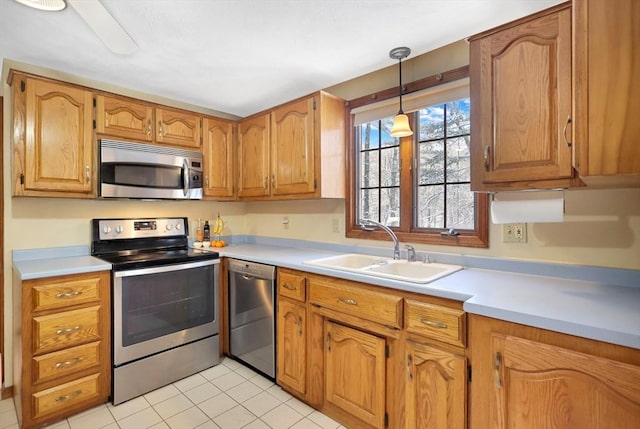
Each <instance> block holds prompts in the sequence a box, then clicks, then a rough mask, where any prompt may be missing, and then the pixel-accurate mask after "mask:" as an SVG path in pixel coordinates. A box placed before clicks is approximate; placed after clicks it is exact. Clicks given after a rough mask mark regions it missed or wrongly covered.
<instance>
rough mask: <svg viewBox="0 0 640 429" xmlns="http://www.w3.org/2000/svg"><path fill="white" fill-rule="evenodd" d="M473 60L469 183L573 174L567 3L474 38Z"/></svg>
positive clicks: (508, 183)
mask: <svg viewBox="0 0 640 429" xmlns="http://www.w3.org/2000/svg"><path fill="white" fill-rule="evenodd" d="M470 68H471V88H472V96H471V103H472V106H471V114H472V124H473V125H472V128H471V144H472V147H473V152H472V160H473V165H472V189H473V190H491V189H493V188H492V186H494V187H495V188H497V189H500V188H512V189H518V188H527V187H536V186H535V182H536V181H545V180H546V181H549V180H554V179H569V178H571V177H572V175H573V167H572V148H571V146H570V145H569V144H567V143H566V142H565V138H564V135H563V131H565V129H564V127H565V125H566V124H567V121H568V118H569V117H570V115H571V11H570V9H563V10H561V11H559V12H555V13H552V14H548V15H544V16H540V17H538V18H536V19H533V20H531V21H528V22H523V23H521V24H519V25H517V26H514V27H511V28H507V29H504V30H502V31H498V32H496V33H493V34H490V35H489V36H486V37H483V38H480V39H477V40H474V41H473V42H472V44H471V46H470ZM518 182H520V183H518ZM492 184H494V185H492ZM543 186H545V187H546V186H547V185H546V184H545V185H543Z"/></svg>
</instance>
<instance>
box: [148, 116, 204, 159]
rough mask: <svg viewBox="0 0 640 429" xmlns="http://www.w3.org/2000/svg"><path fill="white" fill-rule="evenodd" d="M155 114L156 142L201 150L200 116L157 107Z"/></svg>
mask: <svg viewBox="0 0 640 429" xmlns="http://www.w3.org/2000/svg"><path fill="white" fill-rule="evenodd" d="M155 113H156V142H158V143H164V144H170V145H177V146H185V147H188V148H195V149H200V136H201V132H202V130H201V122H202V117H201V116H200V115H198V114H196V113H194V112H188V111H184V110H176V109H170V108H165V107H156V109H155Z"/></svg>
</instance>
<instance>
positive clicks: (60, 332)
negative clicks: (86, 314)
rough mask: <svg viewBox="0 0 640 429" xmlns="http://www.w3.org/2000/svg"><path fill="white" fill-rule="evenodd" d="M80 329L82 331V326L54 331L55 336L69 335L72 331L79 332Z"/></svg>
mask: <svg viewBox="0 0 640 429" xmlns="http://www.w3.org/2000/svg"><path fill="white" fill-rule="evenodd" d="M80 329H82V325H76V326H74V327H73V328H66V329H58V330H57V331H56V334H57V335H63V334H70V333H72V332H74V331H79V330H80Z"/></svg>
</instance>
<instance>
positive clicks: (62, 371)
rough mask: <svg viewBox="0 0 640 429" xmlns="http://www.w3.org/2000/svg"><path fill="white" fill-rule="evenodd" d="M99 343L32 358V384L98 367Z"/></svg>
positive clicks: (99, 359) (99, 357) (99, 358)
mask: <svg viewBox="0 0 640 429" xmlns="http://www.w3.org/2000/svg"><path fill="white" fill-rule="evenodd" d="M100 361H101V356H100V341H96V342H93V343H89V344H84V345H82V346H77V347H72V348H69V349H64V350H61V351H59V352H53V353H47V354H46V355H43V356H38V357H34V358H33V361H32V364H33V371H32V374H33V383H34V384H37V383H42V382H44V381H48V380H52V379H54V378H57V377H62V376H65V375H67V374H73V373H75V372H78V371H81V370H83V369H87V368H90V367H92V366H95V365H98V363H99V362H100Z"/></svg>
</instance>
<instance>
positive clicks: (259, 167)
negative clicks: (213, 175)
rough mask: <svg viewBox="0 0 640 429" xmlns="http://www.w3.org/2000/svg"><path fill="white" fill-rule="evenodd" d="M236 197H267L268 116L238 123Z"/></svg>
mask: <svg viewBox="0 0 640 429" xmlns="http://www.w3.org/2000/svg"><path fill="white" fill-rule="evenodd" d="M238 176H239V177H238V196H239V197H262V196H266V195H269V190H270V188H269V114H264V115H261V116H256V117H254V118H251V119H247V120H245V121H242V122H240V125H239V129H238Z"/></svg>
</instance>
